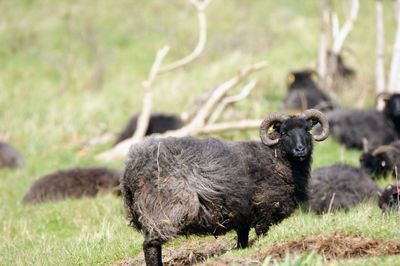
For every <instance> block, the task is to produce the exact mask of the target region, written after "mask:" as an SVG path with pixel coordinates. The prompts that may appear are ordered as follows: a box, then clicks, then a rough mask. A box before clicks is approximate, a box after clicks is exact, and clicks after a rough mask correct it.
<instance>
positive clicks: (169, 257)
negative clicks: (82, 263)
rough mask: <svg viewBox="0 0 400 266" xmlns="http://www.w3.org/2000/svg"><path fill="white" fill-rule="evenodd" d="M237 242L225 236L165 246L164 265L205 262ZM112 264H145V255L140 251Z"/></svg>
mask: <svg viewBox="0 0 400 266" xmlns="http://www.w3.org/2000/svg"><path fill="white" fill-rule="evenodd" d="M234 246H235V244H234V243H233V242H230V241H229V240H228V239H225V238H218V239H215V240H213V241H212V242H206V243H200V244H199V243H198V242H195V241H192V242H189V243H185V244H184V245H183V246H181V247H179V248H177V249H168V248H163V263H164V266H190V265H194V264H196V263H199V262H203V261H205V260H207V259H209V258H212V257H215V256H219V255H221V254H223V253H225V252H226V251H228V250H230V249H233V248H234ZM111 265H112V266H138V265H145V262H144V255H143V253H140V254H139V255H138V256H137V257H135V258H127V259H123V260H120V261H116V262H114V263H112V264H111Z"/></svg>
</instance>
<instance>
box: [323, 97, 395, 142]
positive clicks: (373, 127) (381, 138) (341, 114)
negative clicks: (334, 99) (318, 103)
mask: <svg viewBox="0 0 400 266" xmlns="http://www.w3.org/2000/svg"><path fill="white" fill-rule="evenodd" d="M327 117H328V120H329V125H330V126H331V133H332V135H333V136H334V137H336V138H337V139H338V140H339V141H340V142H342V143H343V144H344V145H345V146H346V147H348V148H362V146H363V139H366V140H367V141H368V144H369V145H370V147H372V148H376V147H378V146H381V145H385V144H388V143H390V142H392V141H395V140H396V139H398V138H399V137H400V94H393V95H392V96H390V98H389V99H388V100H387V102H386V105H385V108H384V110H383V111H378V110H374V109H370V110H355V109H336V110H333V111H330V112H328V113H327Z"/></svg>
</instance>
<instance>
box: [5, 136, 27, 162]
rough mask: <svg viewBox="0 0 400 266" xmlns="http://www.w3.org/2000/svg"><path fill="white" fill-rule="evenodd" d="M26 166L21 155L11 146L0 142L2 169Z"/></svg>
mask: <svg viewBox="0 0 400 266" xmlns="http://www.w3.org/2000/svg"><path fill="white" fill-rule="evenodd" d="M24 164H25V160H24V158H23V157H22V155H21V153H19V151H18V150H17V149H15V148H14V147H13V146H11V145H10V144H7V143H5V142H2V141H0V168H2V167H9V168H14V167H20V166H23V165H24Z"/></svg>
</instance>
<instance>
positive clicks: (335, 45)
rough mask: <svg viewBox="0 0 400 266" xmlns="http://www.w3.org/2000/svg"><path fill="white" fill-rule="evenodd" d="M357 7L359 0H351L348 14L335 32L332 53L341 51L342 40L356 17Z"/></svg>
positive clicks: (337, 53) (336, 53)
mask: <svg viewBox="0 0 400 266" xmlns="http://www.w3.org/2000/svg"><path fill="white" fill-rule="evenodd" d="M359 9H360V2H359V0H352V1H351V11H350V15H349V17H348V18H347V20H346V22H345V24H344V26H343V27H342V28H341V29H340V31H339V33H338V34H337V38H335V39H334V41H333V46H332V53H333V54H334V55H339V54H340V52H341V51H342V48H343V44H344V40H345V39H346V37H347V35H348V34H349V32H350V31H351V29H352V28H353V24H354V22H355V20H356V19H357V15H358V10H359Z"/></svg>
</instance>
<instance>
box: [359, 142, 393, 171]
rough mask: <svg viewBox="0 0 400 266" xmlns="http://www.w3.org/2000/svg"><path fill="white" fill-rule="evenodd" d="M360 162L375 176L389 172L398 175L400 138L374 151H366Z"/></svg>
mask: <svg viewBox="0 0 400 266" xmlns="http://www.w3.org/2000/svg"><path fill="white" fill-rule="evenodd" d="M360 164H361V167H362V168H363V169H365V170H366V171H367V172H368V173H370V174H371V175H372V177H373V178H378V177H382V176H384V177H385V176H387V175H389V174H391V175H393V176H396V168H397V171H400V140H398V141H394V142H392V143H390V144H389V145H382V146H379V147H378V148H376V149H374V150H372V151H364V152H363V154H361V157H360Z"/></svg>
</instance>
